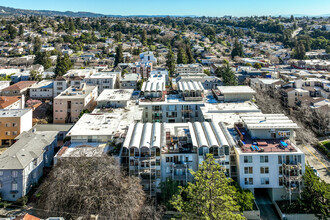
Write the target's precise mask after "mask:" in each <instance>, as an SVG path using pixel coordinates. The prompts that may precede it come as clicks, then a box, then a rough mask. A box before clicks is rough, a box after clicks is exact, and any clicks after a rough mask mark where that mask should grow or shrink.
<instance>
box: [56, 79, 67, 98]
mask: <svg viewBox="0 0 330 220" xmlns="http://www.w3.org/2000/svg"><path fill="white" fill-rule="evenodd" d="M69 86H70V85H69V84H68V80H66V79H65V78H64V77H63V76H57V77H56V79H55V80H54V84H53V92H54V97H56V96H58V95H59V94H60V93H61V92H63V91H64V90H66V89H67V88H68V87H69Z"/></svg>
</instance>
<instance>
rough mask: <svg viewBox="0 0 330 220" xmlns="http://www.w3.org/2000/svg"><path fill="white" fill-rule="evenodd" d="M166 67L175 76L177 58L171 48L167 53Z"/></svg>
mask: <svg viewBox="0 0 330 220" xmlns="http://www.w3.org/2000/svg"><path fill="white" fill-rule="evenodd" d="M166 67H167V69H168V71H169V73H170V76H173V74H174V71H175V60H174V53H173V51H172V49H171V48H170V49H169V50H168V53H167V55H166Z"/></svg>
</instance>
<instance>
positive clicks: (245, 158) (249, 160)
mask: <svg viewBox="0 0 330 220" xmlns="http://www.w3.org/2000/svg"><path fill="white" fill-rule="evenodd" d="M244 163H252V156H244Z"/></svg>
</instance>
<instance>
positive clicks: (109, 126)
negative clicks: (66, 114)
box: [68, 105, 143, 136]
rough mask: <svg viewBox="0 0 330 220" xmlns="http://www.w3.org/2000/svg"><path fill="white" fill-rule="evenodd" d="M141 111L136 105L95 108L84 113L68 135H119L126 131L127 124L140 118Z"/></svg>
mask: <svg viewBox="0 0 330 220" xmlns="http://www.w3.org/2000/svg"><path fill="white" fill-rule="evenodd" d="M105 111H108V112H105ZM142 113H143V110H142V109H141V108H139V106H137V105H132V106H128V107H126V108H116V109H95V110H94V111H93V113H92V114H84V115H83V116H82V117H81V118H80V119H79V121H78V122H77V123H76V124H75V125H74V126H73V127H72V128H71V130H70V131H69V133H68V135H69V136H91V135H99V136H100V135H101V136H102V135H103V136H112V135H121V134H123V133H125V132H126V129H127V127H128V125H129V124H131V123H132V122H135V121H141V120H142Z"/></svg>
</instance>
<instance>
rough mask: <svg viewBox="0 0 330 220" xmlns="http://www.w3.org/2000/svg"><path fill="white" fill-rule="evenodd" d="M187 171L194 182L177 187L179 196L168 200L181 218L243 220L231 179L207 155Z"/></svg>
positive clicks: (211, 157) (209, 155)
mask: <svg viewBox="0 0 330 220" xmlns="http://www.w3.org/2000/svg"><path fill="white" fill-rule="evenodd" d="M190 172H191V174H192V175H193V176H194V182H193V183H188V185H187V186H186V187H179V188H180V192H179V194H178V195H176V196H175V197H174V199H173V200H172V205H173V206H174V208H175V209H176V210H177V211H179V212H180V213H181V214H182V217H183V219H210V220H212V219H244V217H243V216H242V215H241V214H240V213H239V208H240V207H239V205H238V204H237V201H236V199H237V198H236V188H235V187H234V186H232V185H231V183H232V180H231V179H230V178H227V177H226V175H225V173H224V171H223V170H222V168H221V166H220V165H219V164H218V163H217V162H215V160H214V159H213V156H212V155H211V154H208V155H207V158H206V160H205V161H203V162H202V164H200V165H199V168H198V171H196V172H194V171H190Z"/></svg>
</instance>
